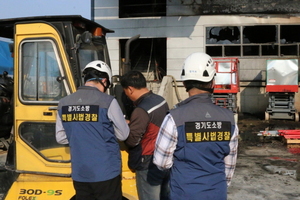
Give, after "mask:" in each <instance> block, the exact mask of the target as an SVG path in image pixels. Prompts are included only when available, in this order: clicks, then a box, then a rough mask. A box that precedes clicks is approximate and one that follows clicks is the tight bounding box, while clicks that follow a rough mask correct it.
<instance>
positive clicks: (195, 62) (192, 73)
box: [181, 52, 216, 82]
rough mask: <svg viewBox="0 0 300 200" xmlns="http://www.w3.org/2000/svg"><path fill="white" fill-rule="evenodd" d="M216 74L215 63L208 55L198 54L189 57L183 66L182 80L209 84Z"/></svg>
mask: <svg viewBox="0 0 300 200" xmlns="http://www.w3.org/2000/svg"><path fill="white" fill-rule="evenodd" d="M215 74H216V69H215V62H214V61H213V59H212V58H211V57H210V56H209V55H207V54H206V53H202V52H196V53H192V54H191V55H189V56H188V57H187V58H186V59H185V61H184V64H183V69H182V73H181V79H182V80H183V81H187V80H195V81H202V82H209V81H211V80H212V79H213V77H214V76H215Z"/></svg>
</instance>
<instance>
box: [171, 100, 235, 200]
mask: <svg viewBox="0 0 300 200" xmlns="http://www.w3.org/2000/svg"><path fill="white" fill-rule="evenodd" d="M170 113H171V115H172V117H173V119H174V121H175V123H176V126H177V131H178V143H177V146H176V150H175V152H174V164H173V166H172V168H171V180H170V187H171V199H172V200H177V199H178V200H182V199H184V200H199V199H203V200H209V199H211V200H226V198H227V182H226V177H225V164H224V157H225V156H227V155H228V154H229V152H230V148H229V142H230V139H231V136H232V135H233V131H234V125H235V123H234V117H233V113H232V112H231V111H229V110H228V109H225V108H221V107H219V106H216V105H214V104H213V103H212V100H211V96H210V95H209V94H200V95H195V96H192V97H189V98H188V99H186V100H185V101H183V102H181V103H180V104H179V107H178V108H177V109H174V110H171V111H170Z"/></svg>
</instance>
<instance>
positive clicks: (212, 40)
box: [206, 26, 240, 44]
mask: <svg viewBox="0 0 300 200" xmlns="http://www.w3.org/2000/svg"><path fill="white" fill-rule="evenodd" d="M206 32H207V35H208V37H207V40H206V43H207V44H239V43H240V30H239V27H237V26H225V27H207V28H206Z"/></svg>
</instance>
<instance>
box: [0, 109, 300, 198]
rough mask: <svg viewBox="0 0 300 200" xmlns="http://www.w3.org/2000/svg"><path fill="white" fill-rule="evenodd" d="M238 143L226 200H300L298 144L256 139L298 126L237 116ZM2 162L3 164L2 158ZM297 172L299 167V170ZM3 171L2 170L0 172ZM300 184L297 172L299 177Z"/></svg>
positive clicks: (2, 181)
mask: <svg viewBox="0 0 300 200" xmlns="http://www.w3.org/2000/svg"><path fill="white" fill-rule="evenodd" d="M238 126H239V129H240V141H239V151H238V160H237V165H236V171H235V174H234V177H233V180H232V183H231V185H230V187H229V189H228V200H300V181H298V180H297V168H298V161H299V160H300V154H297V153H295V152H300V144H298V146H296V147H295V145H294V146H292V145H287V144H286V143H285V141H284V140H282V138H278V137H273V138H270V137H265V138H262V137H260V136H257V134H258V133H259V132H260V131H263V130H265V129H266V128H269V130H280V129H281V130H291V129H300V122H294V121H291V120H270V121H265V120H264V119H263V118H260V117H258V116H252V115H247V114H239V120H238ZM1 158H2V162H0V163H2V164H4V161H5V160H4V159H5V157H3V156H2V157H1V154H0V161H1ZM3 168H4V166H1V165H0V172H1V171H2V173H0V199H2V196H3V192H4V191H5V190H4V188H5V186H8V184H9V183H7V180H8V179H7V177H8V176H10V174H9V173H8V172H5V171H3ZM299 168H300V167H299ZM1 169H2V170H1ZM298 177H299V178H298V179H299V180H300V170H299V173H298Z"/></svg>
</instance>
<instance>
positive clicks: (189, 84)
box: [184, 80, 212, 92]
mask: <svg viewBox="0 0 300 200" xmlns="http://www.w3.org/2000/svg"><path fill="white" fill-rule="evenodd" d="M211 84H212V80H211V81H209V82H202V81H196V80H186V81H184V86H185V88H186V91H187V92H188V91H189V90H190V89H192V88H197V89H199V90H205V91H210V89H211Z"/></svg>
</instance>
